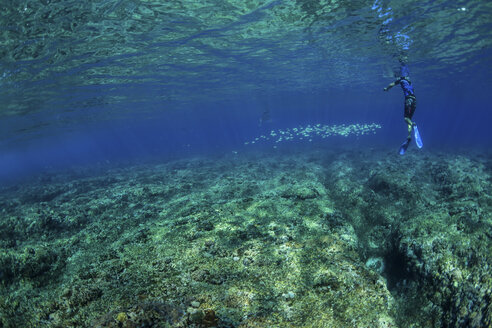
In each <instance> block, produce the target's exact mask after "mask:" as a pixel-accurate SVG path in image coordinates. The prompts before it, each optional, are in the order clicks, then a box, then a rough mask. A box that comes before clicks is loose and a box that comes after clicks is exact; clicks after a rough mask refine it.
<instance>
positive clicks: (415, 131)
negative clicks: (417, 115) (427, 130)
mask: <svg viewBox="0 0 492 328" xmlns="http://www.w3.org/2000/svg"><path fill="white" fill-rule="evenodd" d="M413 134H414V136H415V143H416V144H417V147H419V148H422V147H423V146H424V144H423V143H422V138H421V137H420V133H419V129H418V128H417V124H415V125H414V126H413Z"/></svg>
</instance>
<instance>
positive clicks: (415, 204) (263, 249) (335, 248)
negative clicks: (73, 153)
mask: <svg viewBox="0 0 492 328" xmlns="http://www.w3.org/2000/svg"><path fill="white" fill-rule="evenodd" d="M252 156H254V157H253V159H254V161H253V160H252V158H250V157H248V155H244V157H241V156H237V155H236V156H235V158H234V160H231V159H230V158H228V157H224V158H223V159H217V158H215V159H207V158H200V159H190V160H188V161H175V162H170V163H164V164H158V165H157V164H155V165H153V166H152V165H142V166H133V167H128V168H124V167H121V168H113V169H111V168H110V169H108V171H107V172H104V173H103V172H99V173H97V174H93V175H90V176H87V177H83V176H80V175H79V176H76V177H73V176H70V175H65V176H53V178H52V179H48V180H46V181H48V183H51V184H53V186H48V187H47V190H60V189H58V187H56V186H59V184H60V183H62V181H63V180H66V181H65V183H66V184H71V185H72V186H76V188H75V190H72V189H71V191H67V192H70V193H71V194H70V197H65V196H64V194H63V193H62V194H59V195H58V196H55V197H53V198H51V199H44V200H43V201H41V200H39V202H36V201H35V200H33V199H32V198H30V199H31V202H30V203H29V204H27V203H26V204H22V203H16V199H17V200H18V199H27V198H26V197H31V196H27V195H32V193H33V192H34V191H35V190H37V191H39V189H40V188H41V187H40V186H39V185H37V184H36V183H34V185H30V184H25V185H22V186H19V187H17V189H16V190H15V192H14V193H12V190H10V192H8V193H0V203H2V204H17V205H15V206H7V207H6V208H4V209H2V213H3V215H4V218H5V219H4V220H2V222H1V223H0V235H1V236H6V237H7V240H6V241H2V243H1V244H0V247H1V248H0V264H1V266H0V283H1V285H2V289H0V320H1V321H0V323H1V325H2V326H3V327H39V326H45V327H66V326H80V327H90V326H96V327H138V326H163V327H193V326H195V327H214V326H217V327H381V328H382V327H412V325H413V327H424V328H427V327H429V328H431V327H432V328H434V327H436V328H437V327H463V326H467V327H486V326H488V325H490V322H491V317H490V314H491V311H490V306H491V305H490V297H489V296H490V293H491V290H492V286H491V281H492V280H491V275H490V273H489V271H490V270H488V268H490V265H491V264H492V263H491V257H490V254H491V253H492V249H491V238H490V236H491V235H492V222H491V218H490V216H489V215H488V213H491V212H492V208H491V207H492V201H491V186H490V183H489V181H490V176H489V171H488V170H487V169H486V167H485V166H484V165H483V164H481V162H480V161H477V160H475V159H474V158H472V157H457V158H455V157H453V156H446V155H442V156H433V155H429V154H428V155H426V157H419V156H417V155H415V154H411V153H410V154H408V156H405V158H397V159H389V158H388V154H387V153H386V152H375V151H372V152H370V153H363V152H351V151H347V152H343V151H338V152H335V151H334V152H333V153H316V152H315V153H295V154H292V155H288V154H283V155H278V156H277V157H272V155H265V156H264V157H261V156H260V155H258V154H254V155H252ZM259 156H260V157H259ZM407 160H409V161H411V162H412V164H413V165H412V166H408V165H406V164H407V163H406V162H405V161H407ZM252 163H254V164H252ZM402 166H404V167H405V169H404V170H403V169H401V167H402ZM45 183H46V182H45ZM107 183H108V184H109V185H108V184H107ZM182 187H183V188H182ZM10 232H12V233H10Z"/></svg>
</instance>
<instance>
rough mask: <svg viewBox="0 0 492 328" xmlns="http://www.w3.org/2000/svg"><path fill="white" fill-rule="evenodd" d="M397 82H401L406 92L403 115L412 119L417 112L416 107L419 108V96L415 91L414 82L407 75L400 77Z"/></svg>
mask: <svg viewBox="0 0 492 328" xmlns="http://www.w3.org/2000/svg"><path fill="white" fill-rule="evenodd" d="M395 82H396V83H400V86H401V88H402V90H403V93H404V94H405V109H404V113H403V117H405V118H408V119H410V120H411V119H412V116H413V114H414V113H415V108H417V97H415V92H414V90H413V86H412V82H410V80H409V79H408V78H407V77H400V78H399V79H398V80H397V81H395Z"/></svg>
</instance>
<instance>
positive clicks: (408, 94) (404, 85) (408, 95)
mask: <svg viewBox="0 0 492 328" xmlns="http://www.w3.org/2000/svg"><path fill="white" fill-rule="evenodd" d="M405 70H406V71H405ZM402 72H403V73H402V75H401V76H400V77H399V78H398V79H397V80H396V81H395V82H392V83H390V84H389V85H388V86H387V87H386V88H384V89H383V90H384V91H388V90H389V89H391V88H392V87H394V86H395V85H397V84H400V86H401V89H402V90H403V93H404V95H405V108H404V111H403V118H404V119H405V122H406V123H407V125H408V137H407V139H408V140H410V139H411V132H412V127H413V125H414V123H413V122H412V117H413V114H414V113H415V108H417V97H415V91H414V90H413V86H412V82H410V78H409V77H408V75H407V74H408V69H407V68H406V66H403V67H402Z"/></svg>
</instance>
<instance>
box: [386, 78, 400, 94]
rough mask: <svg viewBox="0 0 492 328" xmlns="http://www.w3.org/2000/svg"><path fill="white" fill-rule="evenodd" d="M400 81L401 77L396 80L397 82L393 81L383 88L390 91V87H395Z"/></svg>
mask: <svg viewBox="0 0 492 328" xmlns="http://www.w3.org/2000/svg"><path fill="white" fill-rule="evenodd" d="M398 83H400V79H398V80H396V81H395V82H391V83H390V84H389V85H388V86H387V87H386V88H384V89H383V91H388V90H389V89H391V88H392V87H394V86H395V85H397V84H398Z"/></svg>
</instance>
